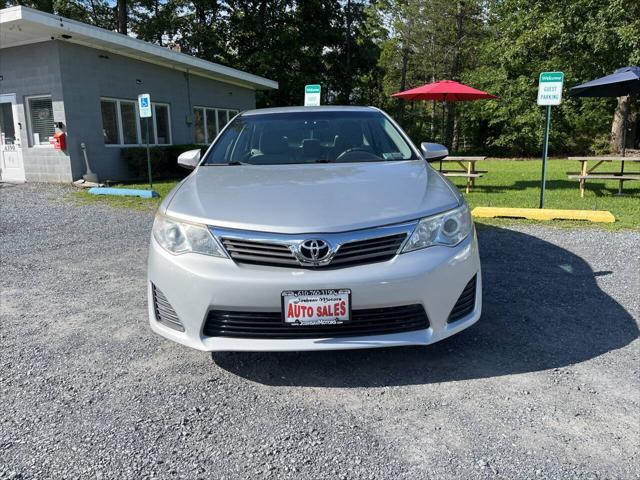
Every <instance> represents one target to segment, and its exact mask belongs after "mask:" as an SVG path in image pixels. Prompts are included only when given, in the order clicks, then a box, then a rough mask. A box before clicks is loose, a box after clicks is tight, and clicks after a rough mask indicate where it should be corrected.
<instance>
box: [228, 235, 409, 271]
mask: <svg viewBox="0 0 640 480" xmlns="http://www.w3.org/2000/svg"><path fill="white" fill-rule="evenodd" d="M405 238H407V234H406V233H398V234H394V235H385V236H382V237H377V238H368V239H365V240H358V241H353V242H346V243H343V244H342V245H340V246H339V247H338V249H337V251H336V254H335V255H334V257H333V258H332V259H331V262H330V263H329V264H327V265H323V266H317V267H315V266H307V265H302V264H300V262H298V260H297V258H296V256H295V255H294V253H293V252H292V250H291V249H290V248H289V246H288V245H286V244H278V243H271V242H268V241H259V242H258V241H253V240H245V239H237V238H229V237H223V238H222V239H221V240H222V244H223V245H224V248H225V249H226V250H227V252H228V253H229V256H230V257H231V258H232V259H233V260H235V261H236V262H239V263H250V264H254V265H268V266H272V267H295V268H344V267H352V266H355V265H362V264H365V263H375V262H385V261H387V260H391V259H392V258H393V257H394V256H396V254H397V253H398V250H399V248H400V246H401V245H402V242H404V240H405Z"/></svg>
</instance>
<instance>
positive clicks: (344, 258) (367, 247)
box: [329, 233, 407, 267]
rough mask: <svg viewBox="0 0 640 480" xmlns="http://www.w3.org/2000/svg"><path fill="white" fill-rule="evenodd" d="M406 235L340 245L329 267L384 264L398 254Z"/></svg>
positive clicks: (401, 234) (400, 234)
mask: <svg viewBox="0 0 640 480" xmlns="http://www.w3.org/2000/svg"><path fill="white" fill-rule="evenodd" d="M405 238H407V234H406V233H399V234H397V235H387V236H385V237H378V238H370V239H367V240H360V241H357V242H349V243H345V244H344V245H342V246H341V247H340V248H339V249H338V251H337V252H336V254H335V256H334V257H333V259H332V260H331V263H330V264H329V265H330V266H334V267H336V266H340V267H351V266H353V265H361V264H363V263H374V262H385V261H387V260H391V259H392V258H393V257H395V256H396V254H397V253H398V249H399V248H400V245H402V242H404V239H405Z"/></svg>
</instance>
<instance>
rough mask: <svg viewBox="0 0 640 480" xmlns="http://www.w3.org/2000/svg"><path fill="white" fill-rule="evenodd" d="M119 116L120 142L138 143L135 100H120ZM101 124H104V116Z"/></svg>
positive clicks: (124, 143) (127, 143) (125, 143)
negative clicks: (120, 121)
mask: <svg viewBox="0 0 640 480" xmlns="http://www.w3.org/2000/svg"><path fill="white" fill-rule="evenodd" d="M113 103H115V102H113ZM120 118H121V119H122V144H123V145H137V144H138V143H140V140H139V139H138V112H137V110H136V104H135V102H120ZM102 124H103V125H104V116H103V121H102ZM105 143H106V142H105Z"/></svg>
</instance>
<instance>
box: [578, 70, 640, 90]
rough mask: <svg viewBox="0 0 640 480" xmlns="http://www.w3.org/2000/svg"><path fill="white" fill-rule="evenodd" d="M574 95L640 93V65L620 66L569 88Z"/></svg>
mask: <svg viewBox="0 0 640 480" xmlns="http://www.w3.org/2000/svg"><path fill="white" fill-rule="evenodd" d="M569 92H570V94H571V96H574V97H624V96H625V95H635V94H638V93H640V67H623V68H619V69H618V70H616V71H615V72H613V73H612V74H611V75H607V76H606V77H601V78H596V79H595V80H591V81H590V82H587V83H583V84H582V85H578V86H577V87H573V88H572V89H570V90H569Z"/></svg>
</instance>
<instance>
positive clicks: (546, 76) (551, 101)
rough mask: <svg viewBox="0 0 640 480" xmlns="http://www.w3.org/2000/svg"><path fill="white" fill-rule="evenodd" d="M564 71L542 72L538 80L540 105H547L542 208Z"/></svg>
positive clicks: (541, 196) (541, 193) (541, 192)
mask: <svg viewBox="0 0 640 480" xmlns="http://www.w3.org/2000/svg"><path fill="white" fill-rule="evenodd" d="M563 83H564V73H562V72H542V73H541V74H540V78H539V80H538V105H540V106H545V107H547V109H546V110H547V112H546V115H545V116H546V120H545V123H544V142H543V144H542V182H541V184H540V208H544V189H545V183H546V177H547V156H548V154H549V129H550V128H551V107H552V106H554V105H560V100H562V84H563Z"/></svg>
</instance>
